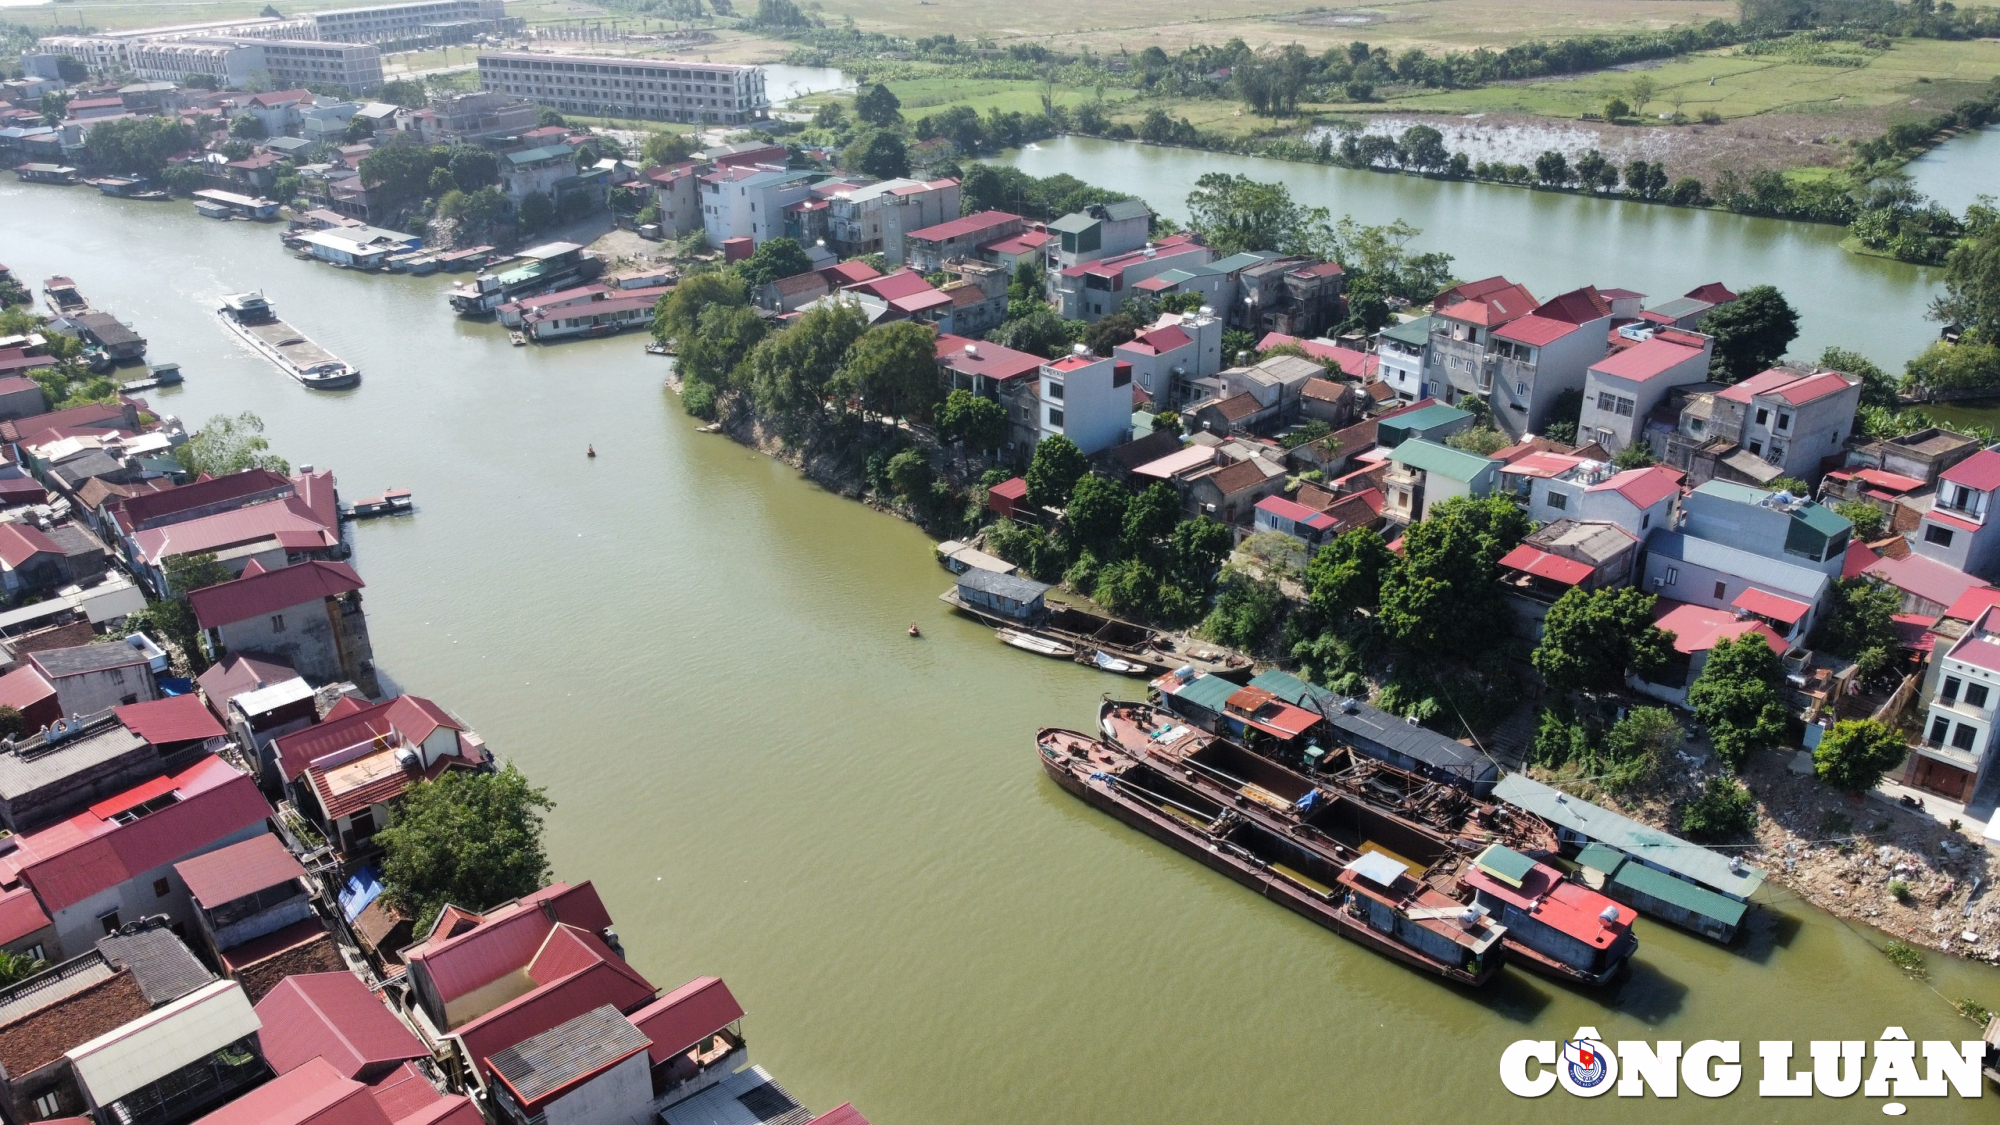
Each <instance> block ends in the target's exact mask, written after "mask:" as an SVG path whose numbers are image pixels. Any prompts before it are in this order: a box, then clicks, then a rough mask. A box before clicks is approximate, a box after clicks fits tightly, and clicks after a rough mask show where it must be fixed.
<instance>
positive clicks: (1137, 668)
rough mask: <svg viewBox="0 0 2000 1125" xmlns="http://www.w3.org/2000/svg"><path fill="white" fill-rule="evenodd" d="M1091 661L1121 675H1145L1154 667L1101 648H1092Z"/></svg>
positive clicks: (1107, 670)
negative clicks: (1119, 656)
mask: <svg viewBox="0 0 2000 1125" xmlns="http://www.w3.org/2000/svg"><path fill="white" fill-rule="evenodd" d="M1090 662H1091V663H1092V664H1095V665H1097V666H1098V667H1099V668H1102V669H1104V670H1105V671H1106V672H1116V673H1118V674H1119V675H1121V676H1143V675H1146V674H1147V673H1148V672H1150V671H1152V669H1150V668H1148V667H1146V666H1145V665H1144V664H1140V663H1137V662H1135V661H1131V660H1121V659H1119V658H1118V657H1116V656H1113V655H1111V654H1110V653H1108V652H1106V651H1104V650H1103V649H1101V648H1100V649H1094V650H1092V652H1091V654H1090Z"/></svg>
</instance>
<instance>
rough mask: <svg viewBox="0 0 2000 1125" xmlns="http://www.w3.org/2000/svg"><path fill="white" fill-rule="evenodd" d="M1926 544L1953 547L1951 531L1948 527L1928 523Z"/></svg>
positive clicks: (1925, 536)
mask: <svg viewBox="0 0 2000 1125" xmlns="http://www.w3.org/2000/svg"><path fill="white" fill-rule="evenodd" d="M1924 542H1926V543H1935V544H1937V545H1938V546H1940V547H1949V546H1951V529H1950V528H1948V527H1939V526H1938V525H1936V524H1934V523H1927V524H1925V525H1924Z"/></svg>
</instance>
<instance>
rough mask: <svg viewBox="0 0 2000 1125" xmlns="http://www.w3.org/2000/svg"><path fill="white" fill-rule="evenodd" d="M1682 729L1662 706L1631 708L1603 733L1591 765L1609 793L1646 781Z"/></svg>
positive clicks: (1659, 766) (1657, 769)
mask: <svg viewBox="0 0 2000 1125" xmlns="http://www.w3.org/2000/svg"><path fill="white" fill-rule="evenodd" d="M1684 736H1685V732H1684V731H1683V730H1682V729H1681V725H1680V724H1679V723H1678V722H1675V721H1674V716H1673V712H1671V711H1668V710H1667V709H1666V708H1665V707H1635V708H1633V709H1632V710H1631V711H1630V712H1629V713H1627V714H1626V716H1625V717H1624V718H1622V719H1620V720H1618V721H1617V722H1615V723H1613V724H1611V729H1610V730H1607V731H1605V732H1604V745H1603V749H1602V752H1601V753H1600V754H1598V755H1597V756H1596V757H1597V758H1598V762H1597V763H1596V764H1595V768H1597V769H1598V770H1599V772H1600V773H1601V774H1602V778H1601V780H1600V784H1602V785H1603V786H1604V788H1606V789H1609V790H1610V791H1611V792H1613V793H1622V792H1625V791H1626V790H1628V789H1631V788H1633V787H1635V786H1640V785H1646V784H1650V783H1651V782H1652V781H1653V780H1654V779H1655V778H1656V777H1658V776H1659V773H1660V770H1661V769H1662V768H1663V767H1664V766H1665V765H1666V763H1667V760H1668V759H1667V755H1669V754H1671V753H1673V752H1675V751H1676V750H1677V749H1678V748H1679V747H1680V743H1681V739H1682V738H1683V737H1684Z"/></svg>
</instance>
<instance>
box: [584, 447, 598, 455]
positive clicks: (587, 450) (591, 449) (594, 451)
mask: <svg viewBox="0 0 2000 1125" xmlns="http://www.w3.org/2000/svg"><path fill="white" fill-rule="evenodd" d="M583 455H584V456H585V457H593V458H594V457H596V456H597V447H596V446H594V445H586V446H584V447H583Z"/></svg>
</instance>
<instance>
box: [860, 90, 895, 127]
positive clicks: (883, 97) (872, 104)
mask: <svg viewBox="0 0 2000 1125" xmlns="http://www.w3.org/2000/svg"><path fill="white" fill-rule="evenodd" d="M902 108H903V103H902V101H901V99H899V98H897V97H896V95H895V94H893V93H890V92H889V88H888V87H887V86H884V85H882V84H881V83H880V82H877V83H875V84H874V85H872V86H866V87H863V88H862V89H861V90H860V92H858V93H856V94H855V95H854V116H856V117H858V118H860V119H861V121H862V122H863V123H864V124H868V125H875V126H883V127H886V126H890V125H895V124H896V123H898V122H900V121H902V119H903V115H902V112H901V110H902Z"/></svg>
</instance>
